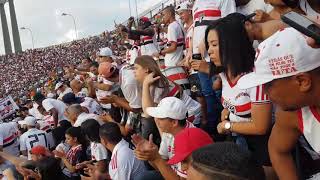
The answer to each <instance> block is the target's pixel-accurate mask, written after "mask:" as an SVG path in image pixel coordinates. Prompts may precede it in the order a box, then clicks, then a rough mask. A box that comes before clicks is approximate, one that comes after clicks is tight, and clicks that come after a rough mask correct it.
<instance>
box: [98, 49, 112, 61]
mask: <svg viewBox="0 0 320 180" xmlns="http://www.w3.org/2000/svg"><path fill="white" fill-rule="evenodd" d="M98 62H99V64H100V63H103V62H109V63H112V62H113V52H112V50H111V49H110V48H108V47H105V48H101V49H100V51H99V53H98Z"/></svg>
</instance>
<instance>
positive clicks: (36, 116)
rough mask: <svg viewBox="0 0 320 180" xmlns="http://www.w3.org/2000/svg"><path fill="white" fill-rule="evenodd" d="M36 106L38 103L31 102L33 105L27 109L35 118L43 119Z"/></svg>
mask: <svg viewBox="0 0 320 180" xmlns="http://www.w3.org/2000/svg"><path fill="white" fill-rule="evenodd" d="M38 107H39V105H38V104H37V103H33V107H32V108H31V109H29V111H28V113H29V114H30V115H31V116H33V117H35V118H36V119H43V115H42V114H41V113H40V112H39V110H38V109H37V108H38Z"/></svg>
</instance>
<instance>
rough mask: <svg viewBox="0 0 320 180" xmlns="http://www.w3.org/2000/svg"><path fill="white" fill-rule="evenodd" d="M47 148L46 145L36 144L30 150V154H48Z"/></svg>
mask: <svg viewBox="0 0 320 180" xmlns="http://www.w3.org/2000/svg"><path fill="white" fill-rule="evenodd" d="M46 152H47V149H46V148H45V147H44V146H40V145H39V146H34V147H33V148H32V149H31V150H30V154H34V155H46Z"/></svg>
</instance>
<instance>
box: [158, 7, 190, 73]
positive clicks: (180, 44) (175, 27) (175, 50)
mask: <svg viewBox="0 0 320 180" xmlns="http://www.w3.org/2000/svg"><path fill="white" fill-rule="evenodd" d="M162 14H163V23H165V24H166V25H167V26H168V32H167V39H168V42H167V48H165V49H163V50H161V51H160V52H159V53H156V54H154V56H156V57H159V55H164V56H165V57H164V65H165V66H166V67H174V66H177V64H178V63H179V62H180V61H181V60H182V59H183V49H184V45H185V43H184V30H183V28H182V27H181V25H180V24H179V23H178V21H176V19H175V9H174V7H172V6H168V7H166V8H165V9H164V10H163V11H162Z"/></svg>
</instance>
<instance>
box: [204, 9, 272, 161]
mask: <svg viewBox="0 0 320 180" xmlns="http://www.w3.org/2000/svg"><path fill="white" fill-rule="evenodd" d="M247 20H248V19H247V18H246V16H244V15H241V14H238V13H234V14H230V15H228V16H226V17H225V18H222V19H220V20H219V21H217V22H215V23H214V24H212V25H210V26H209V27H208V28H207V30H206V33H205V44H206V48H207V49H208V53H209V55H210V59H211V62H213V64H214V67H213V68H214V69H215V71H214V72H215V73H219V72H220V73H219V75H220V78H221V80H222V105H223V107H224V110H223V111H222V116H221V121H222V122H221V123H219V124H218V126H217V129H218V132H219V133H220V134H232V135H233V137H234V140H235V141H236V142H237V143H238V144H240V145H242V147H245V148H248V149H249V150H250V151H251V152H252V153H253V155H254V157H255V158H256V160H257V161H258V162H259V163H260V164H262V165H270V161H269V156H268V151H267V149H268V146H267V143H268V138H269V133H270V129H271V123H272V103H271V102H270V101H269V99H268V96H267V95H266V94H265V93H264V87H263V86H257V87H254V88H251V89H247V90H241V89H239V88H237V86H236V85H237V81H238V80H239V79H240V77H242V76H243V75H244V74H246V73H249V72H251V71H253V70H254V59H255V50H254V48H253V46H252V41H251V40H250V38H249V36H248V33H247V31H246V28H245V22H246V21H247Z"/></svg>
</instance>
